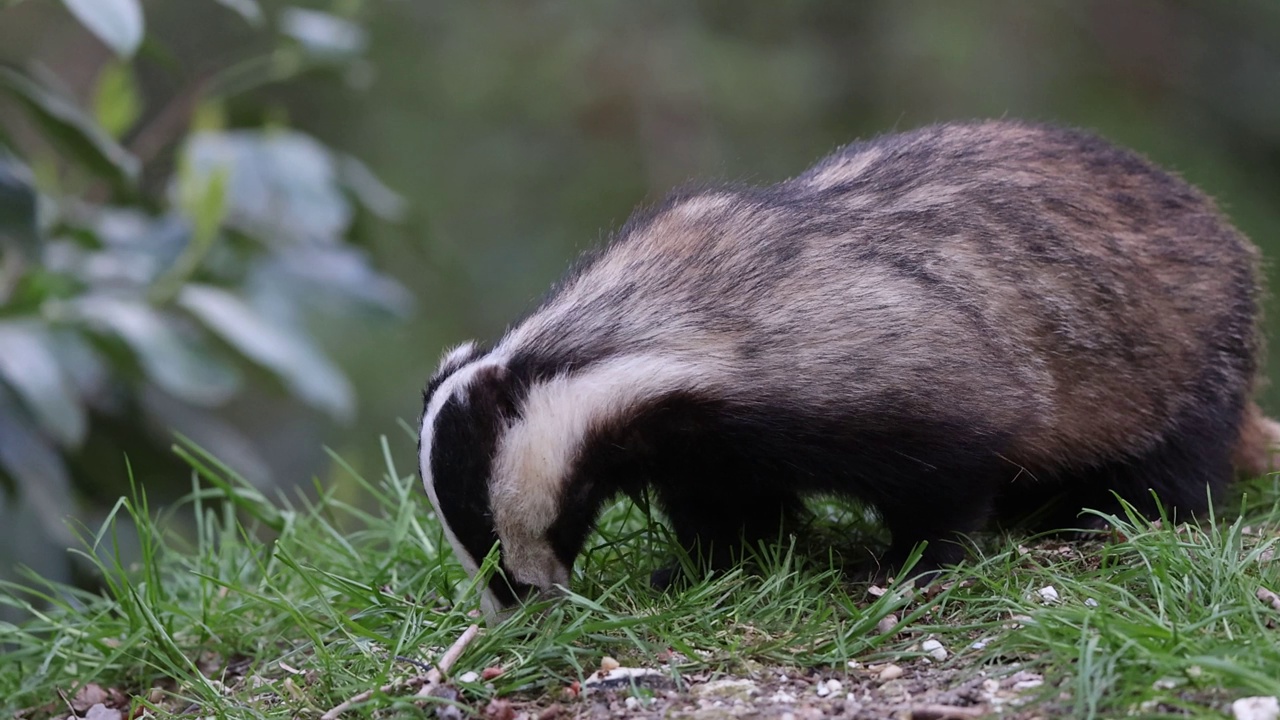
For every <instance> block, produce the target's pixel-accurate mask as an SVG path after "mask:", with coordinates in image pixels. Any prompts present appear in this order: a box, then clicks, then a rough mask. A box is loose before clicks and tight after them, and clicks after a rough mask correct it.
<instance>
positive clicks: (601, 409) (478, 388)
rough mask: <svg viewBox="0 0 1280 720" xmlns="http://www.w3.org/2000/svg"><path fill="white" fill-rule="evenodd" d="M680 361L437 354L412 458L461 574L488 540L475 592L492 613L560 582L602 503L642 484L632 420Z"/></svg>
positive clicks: (682, 375)
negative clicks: (492, 564) (492, 558)
mask: <svg viewBox="0 0 1280 720" xmlns="http://www.w3.org/2000/svg"><path fill="white" fill-rule="evenodd" d="M687 370H688V368H686V367H684V366H680V365H676V364H673V363H671V362H668V361H662V360H656V359H654V358H650V357H643V356H625V357H621V358H615V359H611V360H605V361H599V362H595V363H591V364H588V365H586V366H578V367H577V369H572V368H571V367H570V366H568V365H556V364H553V363H547V362H533V361H531V360H529V359H528V358H527V357H523V356H521V355H519V354H515V353H508V352H506V351H504V350H502V348H501V346H500V347H499V349H498V350H494V351H491V352H485V351H483V350H481V349H480V348H478V347H477V346H476V345H475V344H473V343H468V344H466V345H463V346H461V347H458V348H456V349H454V350H452V351H450V352H448V353H447V354H446V355H445V357H444V360H443V361H442V362H441V364H440V368H439V370H437V371H436V373H435V375H434V376H433V377H432V378H431V381H430V382H429V383H428V385H427V389H426V391H425V393H424V398H423V403H424V404H423V415H422V429H421V435H420V437H419V443H420V444H419V456H418V459H419V468H420V470H421V472H422V482H423V485H424V486H425V487H426V490H427V495H428V496H430V498H431V503H432V505H434V506H435V509H436V514H437V516H438V517H439V518H440V522H441V524H442V525H443V526H444V531H445V535H446V536H447V537H448V538H449V542H450V543H451V544H452V545H453V549H454V552H455V553H456V554H457V557H458V560H459V562H460V563H461V564H462V566H463V567H464V568H465V569H466V570H467V572H468V573H469V574H471V575H474V574H475V573H476V571H477V570H478V569H479V566H480V563H481V562H482V561H483V560H484V558H485V557H486V556H487V555H488V554H489V551H490V549H492V548H493V546H494V543H495V542H496V543H498V552H499V558H500V570H501V572H498V573H495V574H494V576H493V578H492V580H491V581H490V583H489V586H488V587H487V588H484V591H483V592H484V594H483V596H482V598H481V605H482V607H483V608H484V611H485V614H486V615H487V616H488V617H489V618H490V619H491V620H492V619H497V618H499V617H501V616H502V615H503V612H504V611H505V610H507V609H509V608H511V607H513V606H514V605H515V604H516V603H518V602H519V601H521V600H523V599H525V598H526V597H528V596H529V595H531V594H532V593H534V592H535V591H536V592H554V591H555V589H556V587H557V586H562V587H563V586H567V585H568V583H569V577H570V572H571V570H572V568H573V562H574V559H575V558H576V557H577V556H578V554H579V552H581V550H582V547H583V543H585V542H586V538H587V535H588V534H589V533H590V531H591V529H592V527H593V525H594V523H595V518H596V515H597V514H598V512H599V510H600V507H601V506H602V505H603V504H604V502H605V501H607V500H608V499H609V498H611V497H613V496H614V495H615V494H617V493H618V492H620V491H626V492H629V493H633V494H634V493H635V492H636V491H638V490H639V488H640V484H641V483H642V482H643V473H644V469H645V467H646V465H645V463H644V462H643V459H642V457H641V456H642V455H644V454H645V452H646V451H647V447H648V443H647V439H646V438H644V437H642V435H644V433H643V432H641V431H639V430H638V427H639V426H638V424H637V419H638V418H645V417H652V415H653V414H652V413H649V412H647V410H648V409H652V408H654V407H657V405H658V404H659V403H660V402H661V399H662V398H664V397H668V396H670V393H671V392H672V391H674V390H677V389H679V388H678V387H677V385H679V384H680V383H681V382H682V380H686V379H687V378H688V372H687Z"/></svg>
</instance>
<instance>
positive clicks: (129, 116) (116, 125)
mask: <svg viewBox="0 0 1280 720" xmlns="http://www.w3.org/2000/svg"><path fill="white" fill-rule="evenodd" d="M141 114H142V100H141V98H140V97H139V95H138V85H137V83H136V82H135V81H134V77H133V69H132V68H130V67H129V65H128V64H126V63H122V62H114V63H108V64H107V65H106V66H105V67H103V68H102V72H101V73H99V74H98V84H97V87H96V88H95V89H94V95H93V115H94V117H96V118H97V119H98V124H99V125H101V126H102V128H103V129H104V130H106V131H107V133H108V134H110V135H111V136H112V137H117V138H118V137H120V136H121V135H124V134H125V132H127V131H128V130H129V128H131V127H133V124H134V123H135V122H137V120H138V116H139V115H141Z"/></svg>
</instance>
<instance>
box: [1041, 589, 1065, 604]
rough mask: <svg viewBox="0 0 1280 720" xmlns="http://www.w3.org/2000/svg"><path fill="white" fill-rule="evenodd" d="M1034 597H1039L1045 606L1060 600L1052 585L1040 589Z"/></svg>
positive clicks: (1056, 590)
mask: <svg viewBox="0 0 1280 720" xmlns="http://www.w3.org/2000/svg"><path fill="white" fill-rule="evenodd" d="M1036 595H1039V596H1040V601H1041V602H1043V603H1046V604H1047V603H1056V602H1058V600H1059V599H1060V598H1059V597H1058V589H1057V588H1055V587H1054V586H1052V585H1045V586H1044V587H1042V588H1040V589H1039V590H1037V591H1036Z"/></svg>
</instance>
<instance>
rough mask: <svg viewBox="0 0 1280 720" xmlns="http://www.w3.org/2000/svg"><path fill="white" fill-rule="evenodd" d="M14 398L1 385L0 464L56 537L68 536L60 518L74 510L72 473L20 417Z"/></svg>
mask: <svg viewBox="0 0 1280 720" xmlns="http://www.w3.org/2000/svg"><path fill="white" fill-rule="evenodd" d="M23 415H24V413H23V412H22V411H21V409H20V408H19V407H18V406H17V403H16V402H15V401H14V400H13V397H12V396H11V395H10V394H9V393H8V392H7V391H5V390H4V388H3V387H0V467H3V468H4V470H5V472H6V473H7V474H8V475H9V477H11V478H13V479H14V480H15V481H17V484H18V490H19V492H20V493H21V495H22V496H23V497H24V498H25V499H26V500H27V501H28V502H30V503H31V505H32V507H34V508H35V511H36V514H37V515H39V516H40V520H41V524H42V525H43V526H44V527H45V528H46V529H47V530H48V531H49V532H50V533H52V534H54V535H55V539H63V538H66V537H68V536H69V533H68V532H67V530H66V524H65V523H64V522H63V519H64V518H66V516H67V515H69V514H71V512H72V511H73V509H74V506H73V504H72V499H71V476H70V475H69V474H68V473H67V467H66V465H64V464H63V462H62V458H61V457H59V456H58V453H57V452H55V451H54V449H53V447H52V446H50V445H49V443H48V442H47V441H45V439H44V438H43V437H41V435H40V433H39V432H37V431H36V429H35V428H33V427H31V425H30V423H29V422H28V421H27V420H26V418H25V417H23Z"/></svg>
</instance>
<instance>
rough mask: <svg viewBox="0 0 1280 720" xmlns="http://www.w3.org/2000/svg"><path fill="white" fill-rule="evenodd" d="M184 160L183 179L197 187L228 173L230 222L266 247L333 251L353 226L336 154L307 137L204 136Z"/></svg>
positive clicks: (280, 133)
mask: <svg viewBox="0 0 1280 720" xmlns="http://www.w3.org/2000/svg"><path fill="white" fill-rule="evenodd" d="M180 162H181V163H182V168H183V175H182V177H180V181H181V182H182V183H183V184H187V183H190V184H191V186H192V187H194V188H206V187H210V186H211V185H210V184H209V183H211V182H212V178H213V176H215V175H216V174H218V173H223V174H225V175H226V198H225V202H226V208H225V209H226V214H227V217H226V220H227V222H228V223H229V224H231V225H232V226H234V227H235V228H237V229H239V230H242V231H244V232H246V233H248V234H249V235H252V236H253V237H255V238H258V239H260V240H262V241H265V242H271V243H278V244H286V243H290V242H300V243H306V244H308V245H314V244H323V245H333V244H336V243H339V242H341V240H342V236H343V234H344V233H345V232H346V231H347V229H348V228H349V227H350V225H351V219H352V215H353V210H352V207H351V202H350V200H349V199H348V198H347V196H346V195H345V194H343V192H342V188H341V186H340V185H339V183H338V171H337V168H336V167H335V163H334V159H333V156H332V154H331V153H330V152H329V149H328V148H326V147H325V146H324V145H323V144H321V143H320V142H318V141H317V140H316V139H315V138H313V137H311V136H309V135H306V134H304V133H300V132H296V131H292V130H277V131H273V132H258V131H245V130H236V131H231V132H199V133H195V134H194V135H192V136H191V137H190V138H188V140H187V143H186V145H185V146H184V147H183V155H182V158H181V160H180ZM188 173H189V175H188Z"/></svg>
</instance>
